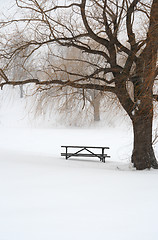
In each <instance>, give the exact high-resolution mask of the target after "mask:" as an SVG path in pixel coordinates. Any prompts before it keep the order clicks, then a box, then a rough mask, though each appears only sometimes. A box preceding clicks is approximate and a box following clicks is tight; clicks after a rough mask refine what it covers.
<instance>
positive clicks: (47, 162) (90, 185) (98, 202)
mask: <svg viewBox="0 0 158 240" xmlns="http://www.w3.org/2000/svg"><path fill="white" fill-rule="evenodd" d="M19 101H22V100H19ZM16 104H17V103H16ZM4 106H5V105H3V106H2V105H1V106H0V116H1V123H0V136H1V140H0V240H28V239H29V240H35V239H38V240H52V239H53V240H74V239H75V240H87V239H90V240H98V239H99V240H105V239H107V240H140V239H143V240H157V236H158V227H157V216H158V210H157V207H156V206H157V203H158V190H157V189H158V172H157V171H156V170H150V171H149V170H145V171H136V170H135V169H133V168H132V166H131V165H130V155H131V151H132V131H131V129H130V127H127V126H124V127H123V126H120V127H115V128H114V127H107V126H105V127H96V126H94V127H92V126H91V127H90V128H64V127H62V128H59V126H58V128H31V127H30V126H29V127H28V119H27V120H26V119H25V118H24V117H22V116H24V115H25V114H23V111H22V108H21V105H20V104H19V105H18V104H17V105H16V107H15V106H10V105H9V103H7V104H6V108H5V107H4ZM7 108H8V109H10V110H9V111H8V110H7ZM22 123H23V124H22ZM24 127H25V128H24ZM65 144H69V145H96V146H109V147H110V150H107V153H108V154H110V155H111V158H110V159H108V160H107V161H106V163H105V164H104V163H101V162H99V161H98V160H97V159H85V160H84V159H70V160H65V159H64V158H62V157H61V156H60V153H61V148H60V146H61V145H65ZM155 148H156V146H155Z"/></svg>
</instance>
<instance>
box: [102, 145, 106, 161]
mask: <svg viewBox="0 0 158 240" xmlns="http://www.w3.org/2000/svg"><path fill="white" fill-rule="evenodd" d="M102 162H104V163H105V157H104V148H102Z"/></svg>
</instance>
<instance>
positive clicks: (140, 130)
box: [132, 113, 158, 170]
mask: <svg viewBox="0 0 158 240" xmlns="http://www.w3.org/2000/svg"><path fill="white" fill-rule="evenodd" d="M133 131H134V148H133V154H132V162H133V163H134V167H136V169H137V170H143V169H146V168H151V167H153V168H157V166H158V165H157V161H156V158H155V154H154V150H153V147H152V114H151V113H150V114H149V115H146V116H144V115H142V114H140V116H139V115H137V116H136V117H135V118H134V120H133Z"/></svg>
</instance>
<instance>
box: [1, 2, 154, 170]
mask: <svg viewBox="0 0 158 240" xmlns="http://www.w3.org/2000/svg"><path fill="white" fill-rule="evenodd" d="M16 4H17V6H18V8H19V9H20V10H21V11H23V17H22V18H19V19H10V20H8V21H6V22H5V21H3V22H2V23H1V25H2V26H3V27H5V28H8V32H9V30H10V29H12V28H11V27H10V24H11V26H12V27H13V26H14V24H16V25H17V24H19V28H20V29H21V30H22V31H26V32H27V36H29V38H30V39H29V41H28V40H26V41H22V42H21V43H20V44H18V46H16V47H15V46H14V47H13V46H11V45H10V44H9V41H7V42H6V45H5V48H4V49H2V50H1V57H5V58H8V59H9V63H7V64H8V65H7V66H5V68H3V69H1V76H2V77H3V82H2V83H1V84H0V85H1V87H3V86H4V85H8V84H12V85H19V84H27V83H31V82H34V83H36V84H37V85H42V86H47V87H48V86H49V87H53V85H54V84H55V85H61V86H62V87H64V86H71V87H73V88H80V89H96V90H99V91H107V92H111V93H113V94H115V95H116V96H117V98H118V99H119V102H120V104H121V105H122V107H123V108H124V110H125V111H126V112H127V114H128V116H129V118H130V119H131V121H132V125H133V132H134V147H133V154H132V158H131V161H132V162H133V163H134V166H135V167H136V169H145V168H151V167H154V168H157V167H158V164H157V161H156V158H155V155H154V151H153V147H152V121H153V99H155V100H157V96H156V95H154V94H153V85H154V81H155V79H156V76H157V74H158V65H157V59H158V55H157V52H158V1H157V0H65V1H64V4H63V1H55V0H54V2H53V1H50V0H25V1H24V0H16ZM24 13H25V14H24ZM19 16H20V14H19ZM22 28H23V29H22ZM55 44H56V45H55ZM94 46H95V47H94ZM59 47H63V48H64V47H67V48H68V49H69V51H73V49H74V48H77V49H79V50H80V52H81V57H82V58H80V59H66V58H64V59H65V61H69V63H70V64H71V60H73V61H76V64H78V63H79V62H81V61H82V62H83V64H85V70H86V69H87V71H84V72H80V73H78V72H75V71H74V69H73V70H72V71H71V70H70V68H69V69H67V68H65V65H62V66H57V61H56V62H54V63H52V69H53V74H52V75H51V76H50V78H49V79H48V80H47V81H45V80H44V79H40V77H38V78H37V77H36V78H31V79H26V80H24V81H19V79H14V81H12V80H10V79H9V72H8V75H7V76H6V74H5V71H4V70H7V67H8V66H9V64H11V63H12V60H14V58H15V55H16V54H18V53H20V52H21V51H22V50H23V49H24V48H27V49H29V50H28V51H27V52H28V56H26V58H27V57H30V56H31V55H34V57H35V58H36V60H37V61H39V57H40V56H38V55H37V53H35V52H39V49H41V50H42V51H48V50H49V49H50V48H51V51H52V50H54V55H55V56H56V57H61V55H60V51H59ZM90 55H95V56H100V58H101V59H102V61H100V62H97V61H96V62H94V61H93V62H91V61H90V59H91V58H90V57H89V56H90ZM96 59H97V58H96ZM122 59H123V60H122ZM40 60H41V59H40ZM43 61H44V59H43ZM43 64H44V63H43ZM44 67H46V66H45V65H44ZM62 72H63V73H66V74H67V76H69V77H68V78H67V79H65V80H63V79H60V77H59V76H60V75H61V73H62ZM129 85H130V86H131V88H130V92H129ZM131 89H132V94H131Z"/></svg>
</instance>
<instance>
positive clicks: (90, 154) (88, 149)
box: [61, 146, 110, 162]
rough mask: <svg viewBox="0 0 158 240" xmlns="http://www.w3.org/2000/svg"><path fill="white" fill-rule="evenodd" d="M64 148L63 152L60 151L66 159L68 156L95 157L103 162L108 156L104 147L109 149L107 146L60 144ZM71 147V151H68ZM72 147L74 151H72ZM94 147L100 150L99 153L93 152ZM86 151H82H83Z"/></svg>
mask: <svg viewBox="0 0 158 240" xmlns="http://www.w3.org/2000/svg"><path fill="white" fill-rule="evenodd" d="M61 147H62V148H65V150H66V151H65V152H64V153H61V156H65V158H66V159H68V158H70V157H97V158H99V159H100V161H102V162H105V158H109V157H110V156H108V155H107V154H105V153H104V151H105V149H109V147H93V146H61ZM70 149H71V152H70V151H69V150H70ZM72 149H74V150H75V151H76V150H78V151H76V152H72ZM95 149H98V150H101V153H98V152H96V151H95V152H94V150H95ZM84 150H85V151H86V153H85V152H83V151H84Z"/></svg>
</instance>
